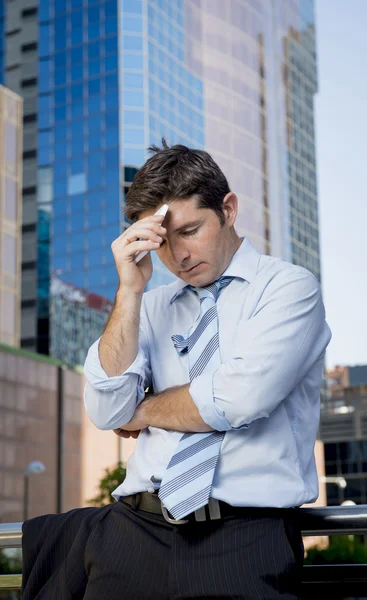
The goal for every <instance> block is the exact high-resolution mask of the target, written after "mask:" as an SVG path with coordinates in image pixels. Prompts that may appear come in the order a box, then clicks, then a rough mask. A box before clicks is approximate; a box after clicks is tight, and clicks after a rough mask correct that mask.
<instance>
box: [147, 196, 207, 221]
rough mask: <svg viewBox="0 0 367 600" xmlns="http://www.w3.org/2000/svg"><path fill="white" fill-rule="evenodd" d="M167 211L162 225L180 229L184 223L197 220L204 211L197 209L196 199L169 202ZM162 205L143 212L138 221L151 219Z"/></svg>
mask: <svg viewBox="0 0 367 600" xmlns="http://www.w3.org/2000/svg"><path fill="white" fill-rule="evenodd" d="M167 204H168V211H167V214H166V216H165V218H164V223H165V224H166V223H169V224H173V225H174V227H182V226H183V225H184V224H185V222H190V221H192V220H193V219H198V218H199V217H200V216H201V215H202V213H203V212H204V210H205V209H202V208H201V209H200V208H198V207H197V199H196V198H195V197H193V198H189V199H187V200H171V201H170V202H167ZM161 206H163V204H159V205H157V207H156V208H154V209H153V208H152V209H149V210H145V211H143V212H142V213H140V215H139V219H138V220H139V221H140V220H141V219H144V218H145V217H151V216H152V215H154V214H155V213H156V212H157V210H159V209H160V208H161Z"/></svg>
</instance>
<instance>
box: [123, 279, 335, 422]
mask: <svg viewBox="0 0 367 600" xmlns="http://www.w3.org/2000/svg"><path fill="white" fill-rule="evenodd" d="M330 338H331V334H330V329H329V327H328V325H327V323H326V321H325V311H324V306H323V302H322V297H321V291H320V286H319V283H318V282H317V280H316V279H315V278H314V277H313V276H312V275H311V274H309V273H307V272H306V271H304V272H298V273H297V274H296V275H293V277H292V276H290V274H289V272H288V271H285V272H280V273H279V274H278V275H277V276H276V277H274V279H273V280H272V281H270V282H269V284H268V286H267V288H266V290H265V291H264V293H263V296H262V298H261V300H260V302H259V304H258V306H257V309H256V311H255V314H254V315H253V316H252V318H251V319H248V320H243V321H242V322H240V323H239V326H238V341H237V342H236V345H235V349H236V350H235V351H236V353H237V355H235V356H234V358H233V359H232V360H230V361H228V362H226V363H223V364H222V365H221V366H220V367H219V369H218V370H217V371H216V372H215V373H214V374H212V373H209V374H206V373H205V372H204V373H203V374H202V375H200V376H199V377H197V378H195V379H194V380H193V381H192V382H191V384H188V385H185V386H182V387H178V388H170V389H168V390H166V391H165V392H163V393H161V394H157V395H155V396H153V397H151V398H149V399H147V400H146V401H144V402H143V403H142V404H141V405H140V406H139V407H138V409H137V411H136V413H135V415H134V417H133V419H132V421H131V422H130V423H129V424H128V425H127V427H125V426H123V429H129V428H131V429H142V428H144V427H147V426H148V425H150V426H153V427H161V428H164V429H172V430H175V431H183V432H190V431H191V432H197V431H211V430H217V431H227V430H230V429H242V428H246V427H248V426H249V425H250V424H251V423H252V422H253V421H254V420H255V419H259V418H267V417H269V415H270V414H271V412H272V411H273V410H274V409H275V408H276V407H277V406H278V405H279V403H280V402H282V401H283V400H284V399H285V398H287V396H288V395H289V394H290V393H291V391H292V390H293V389H294V387H295V386H296V385H297V384H298V383H299V382H300V381H302V379H303V378H304V377H305V375H306V374H307V373H308V371H309V370H310V369H311V368H312V367H313V365H314V364H315V363H316V362H317V361H318V360H319V359H320V358H322V357H323V355H324V353H325V349H326V347H327V345H328V343H329V341H330ZM320 383H321V382H320ZM121 426H122V425H121Z"/></svg>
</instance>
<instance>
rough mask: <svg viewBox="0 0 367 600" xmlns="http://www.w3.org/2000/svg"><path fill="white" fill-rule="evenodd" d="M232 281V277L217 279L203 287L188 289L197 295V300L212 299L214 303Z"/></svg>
mask: <svg viewBox="0 0 367 600" xmlns="http://www.w3.org/2000/svg"><path fill="white" fill-rule="evenodd" d="M232 279H233V277H219V279H217V280H216V281H214V282H213V283H211V284H210V285H207V286H205V287H202V288H199V287H197V288H196V287H192V286H190V287H191V289H193V290H194V291H195V292H196V293H197V294H198V296H199V298H212V299H214V302H216V301H217V300H218V296H219V294H220V291H221V290H222V289H223V288H225V287H227V285H229V284H230V283H231V281H232Z"/></svg>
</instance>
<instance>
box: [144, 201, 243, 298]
mask: <svg viewBox="0 0 367 600" xmlns="http://www.w3.org/2000/svg"><path fill="white" fill-rule="evenodd" d="M237 203H238V201H237V197H236V195H235V194H233V193H232V192H231V193H230V194H227V196H226V197H225V199H224V200H223V211H224V218H225V223H224V225H222V224H221V223H220V221H219V217H218V216H217V214H216V213H215V212H214V211H212V210H210V209H207V208H197V200H196V198H191V199H189V200H173V201H172V202H170V204H169V209H168V212H167V215H166V217H165V219H164V221H163V223H162V225H163V226H164V227H165V228H166V229H167V235H166V236H165V237H164V240H163V243H162V244H161V247H160V248H159V249H158V250H157V251H156V252H157V254H158V257H159V259H160V260H161V261H162V263H163V264H164V265H165V266H166V267H167V268H168V269H169V270H170V271H171V272H172V273H174V275H176V277H179V278H180V279H183V280H184V281H185V282H186V283H188V284H190V285H193V286H195V287H204V286H205V285H208V284H209V283H212V282H213V281H215V280H216V279H217V278H218V277H219V276H220V275H221V274H222V273H223V271H225V269H226V268H227V266H228V264H229V262H230V261H231V258H232V256H233V254H234V253H235V252H236V250H237V249H238V248H239V246H240V244H241V240H240V238H239V237H238V236H237V234H236V232H235V231H234V228H233V224H234V221H235V218H236V214H237ZM158 208H160V207H159V206H157V208H156V209H155V210H153V211H144V213H142V214H141V215H140V218H144V217H147V216H150V215H152V214H154V213H155V212H156V210H158Z"/></svg>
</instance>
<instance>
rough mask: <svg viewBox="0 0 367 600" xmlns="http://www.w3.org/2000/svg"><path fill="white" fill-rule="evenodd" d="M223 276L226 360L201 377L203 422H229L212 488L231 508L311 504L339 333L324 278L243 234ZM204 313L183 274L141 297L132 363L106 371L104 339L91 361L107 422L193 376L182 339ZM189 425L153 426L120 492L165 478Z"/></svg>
mask: <svg viewBox="0 0 367 600" xmlns="http://www.w3.org/2000/svg"><path fill="white" fill-rule="evenodd" d="M223 275H224V276H231V277H234V280H233V281H232V282H231V283H230V285H229V286H228V287H227V288H225V289H224V290H223V291H222V292H221V294H220V296H219V299H218V303H217V309H218V320H219V344H220V353H221V361H222V364H221V366H220V368H219V369H218V370H217V371H216V372H215V373H214V375H213V374H206V373H205V372H204V373H203V374H202V375H200V376H199V377H197V378H196V379H194V380H193V381H192V382H191V385H190V388H189V391H190V395H191V396H192V399H193V401H194V402H195V404H196V406H197V407H198V410H199V412H200V415H201V417H202V418H203V420H204V421H205V422H206V423H207V424H208V425H210V426H211V427H212V428H213V429H216V430H218V431H226V435H225V437H224V440H223V442H222V447H221V453H220V457H219V460H218V464H217V468H216V472H215V475H214V481H213V487H212V493H211V495H212V496H213V497H214V498H217V499H219V500H223V501H225V502H227V503H229V504H232V505H233V506H273V507H291V506H301V505H302V504H304V503H309V502H313V501H314V500H315V499H316V498H317V496H318V478H317V472H316V465H315V459H314V444H315V440H316V435H317V430H318V425H319V416H320V387H321V380H322V370H323V362H324V354H325V349H326V347H327V345H328V343H329V341H330V338H331V332H330V329H329V327H328V325H327V323H326V321H325V310H324V305H323V301H322V297H321V291H320V285H319V282H318V281H317V279H316V278H315V277H314V276H313V275H312V274H311V273H310V272H309V271H307V270H306V269H304V268H302V267H298V266H295V265H293V264H291V263H288V262H285V261H283V260H281V259H279V258H274V257H271V256H266V255H261V254H259V253H258V252H257V251H256V250H255V248H254V247H253V246H252V245H251V243H250V242H249V240H248V239H247V238H245V239H244V240H243V241H242V244H241V246H240V247H239V249H238V250H237V252H236V253H235V255H234V256H233V258H232V260H231V262H230V264H229V266H228V267H227V269H226V271H225V272H224V273H223ZM199 312H200V306H199V298H198V295H197V294H196V293H195V292H194V291H192V290H190V289H189V288H187V284H186V283H185V282H184V281H182V280H176V281H175V282H174V283H171V284H170V285H167V286H161V287H159V288H156V289H153V290H151V291H149V292H147V293H145V294H144V296H143V302H142V309H141V319H140V333H139V351H138V354H137V356H136V359H135V361H134V362H133V364H132V365H131V366H130V367H129V368H128V369H127V371H125V372H124V373H122V374H121V376H117V377H108V376H107V375H106V373H105V372H104V370H103V369H102V367H101V364H100V361H99V357H98V345H99V340H97V341H96V342H95V343H94V344H93V345H92V346H91V348H90V350H89V353H88V356H87V359H86V362H85V375H86V379H87V384H86V387H85V407H86V410H87V413H88V415H89V418H90V419H91V420H92V422H93V423H94V424H95V425H96V426H97V427H99V428H100V429H115V428H117V427H123V425H124V424H126V423H128V421H129V420H130V419H131V418H132V416H133V414H134V411H135V409H136V407H137V406H138V404H139V403H140V402H141V401H142V400H143V399H144V390H145V389H146V388H147V387H148V386H149V387H150V386H151V387H152V388H153V390H154V393H158V392H161V391H163V390H166V389H167V388H171V387H174V386H180V385H184V384H187V383H189V373H188V362H187V361H188V357H187V355H183V356H180V355H179V354H178V353H177V351H176V350H175V348H174V346H173V342H172V340H171V336H172V335H173V334H183V333H186V332H187V331H188V330H189V329H190V327H191V326H192V325H193V323H194V322H195V320H196V318H197V317H198V315H199ZM181 436H182V433H181V432H176V431H166V430H164V429H159V428H156V427H149V428H147V429H145V430H143V431H142V432H141V433H140V435H139V437H138V439H137V442H136V447H135V450H134V453H133V455H132V456H131V457H130V459H129V461H128V464H127V476H126V479H125V480H124V482H123V483H122V484H121V485H120V486H119V487H118V488H117V489H116V490H115V491H114V494H113V495H114V497H115V498H118V497H120V496H125V495H129V494H133V493H136V492H141V491H153V490H154V489H156V488H157V487H159V482H160V481H161V479H162V476H163V473H164V471H165V469H166V467H167V465H168V463H169V460H170V458H171V456H172V454H173V453H174V450H175V448H176V446H177V444H178V441H179V439H180V437H181Z"/></svg>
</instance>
